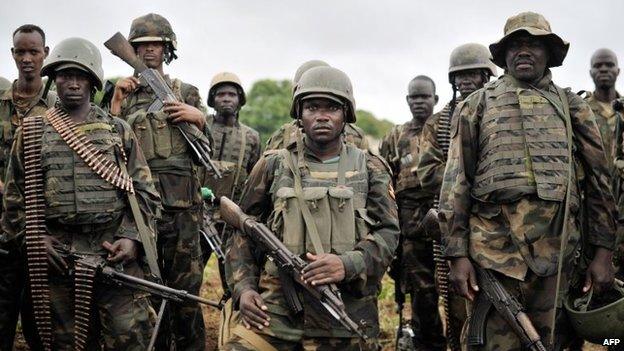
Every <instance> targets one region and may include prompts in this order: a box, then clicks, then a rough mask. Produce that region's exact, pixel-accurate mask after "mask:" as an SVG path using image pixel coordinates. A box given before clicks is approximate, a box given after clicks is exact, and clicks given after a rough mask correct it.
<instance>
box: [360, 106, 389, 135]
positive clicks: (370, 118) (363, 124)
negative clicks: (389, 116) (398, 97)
mask: <svg viewBox="0 0 624 351" xmlns="http://www.w3.org/2000/svg"><path fill="white" fill-rule="evenodd" d="M355 116H356V118H357V122H356V124H357V125H358V127H360V128H362V129H363V130H364V132H365V133H366V134H367V135H370V136H372V137H373V138H375V139H381V138H382V137H383V136H384V135H386V133H387V132H388V131H389V130H390V129H391V128H392V126H393V125H394V124H393V123H392V122H390V121H388V120H386V119H377V118H376V117H375V115H373V114H372V113H371V112H368V111H366V110H356V111H355Z"/></svg>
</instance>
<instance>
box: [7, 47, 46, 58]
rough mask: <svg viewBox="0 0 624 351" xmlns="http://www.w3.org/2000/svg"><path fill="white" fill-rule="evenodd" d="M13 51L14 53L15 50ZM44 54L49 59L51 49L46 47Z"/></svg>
mask: <svg viewBox="0 0 624 351" xmlns="http://www.w3.org/2000/svg"><path fill="white" fill-rule="evenodd" d="M11 51H13V49H11ZM43 52H45V57H48V54H50V47H49V46H46V47H45V48H43Z"/></svg>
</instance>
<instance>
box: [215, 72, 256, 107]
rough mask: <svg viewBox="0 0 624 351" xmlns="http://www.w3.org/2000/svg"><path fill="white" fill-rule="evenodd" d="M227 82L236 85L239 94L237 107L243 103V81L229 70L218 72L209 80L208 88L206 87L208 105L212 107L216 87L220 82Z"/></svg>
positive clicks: (244, 100)
mask: <svg viewBox="0 0 624 351" xmlns="http://www.w3.org/2000/svg"><path fill="white" fill-rule="evenodd" d="M224 83H229V84H232V85H234V86H236V90H238V95H239V107H241V106H243V105H245V102H247V98H246V97H245V90H243V83H241V80H240V78H238V76H237V75H236V74H234V73H231V72H219V73H217V74H216V75H215V76H214V77H212V81H210V89H208V106H210V107H214V97H215V93H216V90H217V87H218V86H219V85H221V84H224Z"/></svg>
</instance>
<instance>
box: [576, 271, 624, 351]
mask: <svg viewBox="0 0 624 351" xmlns="http://www.w3.org/2000/svg"><path fill="white" fill-rule="evenodd" d="M592 295H593V290H590V292H589V293H587V294H585V295H583V296H581V297H580V298H575V297H574V296H569V297H568V298H567V299H565V300H564V306H565V309H566V312H567V314H568V317H569V318H570V322H571V323H572V327H573V328H574V330H575V331H576V333H577V335H579V336H580V337H582V338H583V339H584V340H587V341H590V342H593V343H596V344H598V343H600V344H601V343H602V342H603V340H605V339H608V338H613V337H614V336H615V337H617V336H622V335H624V283H622V282H621V281H619V280H617V279H616V280H615V286H614V289H612V290H611V291H610V292H605V293H603V294H601V296H600V300H601V302H602V301H608V302H606V303H604V302H602V303H600V304H599V305H598V306H599V307H597V308H594V306H593V305H594V303H592Z"/></svg>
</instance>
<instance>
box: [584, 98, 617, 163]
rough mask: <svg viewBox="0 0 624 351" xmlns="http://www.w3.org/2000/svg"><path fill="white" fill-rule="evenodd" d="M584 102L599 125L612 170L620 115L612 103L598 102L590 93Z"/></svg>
mask: <svg viewBox="0 0 624 351" xmlns="http://www.w3.org/2000/svg"><path fill="white" fill-rule="evenodd" d="M617 97H618V98H619V97H620V94H617ZM584 100H585V102H587V104H588V105H589V107H590V108H591V109H592V111H593V112H594V116H595V117H596V123H598V128H599V129H600V136H601V137H602V142H603V144H604V147H605V152H606V153H607V161H608V162H609V168H610V169H612V167H613V158H614V157H615V145H614V138H615V125H616V124H617V117H618V115H619V113H617V112H616V111H615V110H614V109H613V106H611V103H604V102H601V101H598V99H596V97H595V96H594V94H592V93H590V92H585V97H584ZM620 118H621V117H620Z"/></svg>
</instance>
